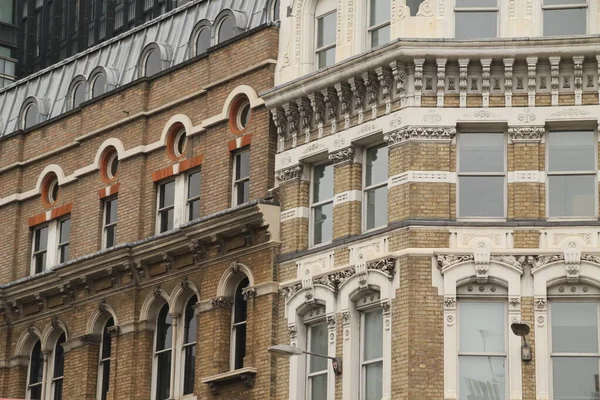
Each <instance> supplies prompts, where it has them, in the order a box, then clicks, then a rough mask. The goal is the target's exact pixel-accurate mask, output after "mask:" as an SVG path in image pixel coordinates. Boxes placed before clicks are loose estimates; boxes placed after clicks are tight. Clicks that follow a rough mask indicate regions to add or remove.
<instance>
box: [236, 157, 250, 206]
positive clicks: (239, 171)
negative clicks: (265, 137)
mask: <svg viewBox="0 0 600 400" xmlns="http://www.w3.org/2000/svg"><path fill="white" fill-rule="evenodd" d="M233 171H234V174H235V175H234V182H233V205H234V206H237V205H240V204H244V203H247V202H248V201H250V151H249V150H244V151H241V152H239V153H237V154H236V155H235V156H234V159H233Z"/></svg>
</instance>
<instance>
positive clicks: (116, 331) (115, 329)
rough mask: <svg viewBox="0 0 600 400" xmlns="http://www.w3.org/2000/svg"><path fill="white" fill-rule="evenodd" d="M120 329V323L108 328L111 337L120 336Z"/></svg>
mask: <svg viewBox="0 0 600 400" xmlns="http://www.w3.org/2000/svg"><path fill="white" fill-rule="evenodd" d="M120 330H121V328H120V327H119V326H118V325H113V326H109V327H108V328H106V331H107V332H108V335H109V336H110V337H111V338H113V337H117V336H119V332H120Z"/></svg>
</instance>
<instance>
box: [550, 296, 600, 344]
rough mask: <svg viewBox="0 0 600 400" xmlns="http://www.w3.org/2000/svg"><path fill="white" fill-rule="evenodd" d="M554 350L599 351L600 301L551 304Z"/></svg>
mask: <svg viewBox="0 0 600 400" xmlns="http://www.w3.org/2000/svg"><path fill="white" fill-rule="evenodd" d="M551 318H552V319H551V323H552V352H554V353H597V352H598V303H597V302H595V301H594V302H585V303H584V302H576V303H575V302H555V301H553V302H552V304H551Z"/></svg>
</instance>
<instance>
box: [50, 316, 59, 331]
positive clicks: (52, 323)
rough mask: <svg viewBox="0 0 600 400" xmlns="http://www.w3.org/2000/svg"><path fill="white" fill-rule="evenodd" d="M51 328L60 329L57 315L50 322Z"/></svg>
mask: <svg viewBox="0 0 600 400" xmlns="http://www.w3.org/2000/svg"><path fill="white" fill-rule="evenodd" d="M50 326H52V327H53V328H54V329H58V328H60V324H59V320H58V317H57V316H56V315H55V316H54V317H52V319H51V320H50Z"/></svg>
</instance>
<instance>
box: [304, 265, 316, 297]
mask: <svg viewBox="0 0 600 400" xmlns="http://www.w3.org/2000/svg"><path fill="white" fill-rule="evenodd" d="M301 283H302V289H303V290H304V298H305V299H306V302H307V303H308V304H315V297H314V294H313V279H312V275H311V274H310V271H307V272H306V273H305V274H304V276H302V282H301Z"/></svg>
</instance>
